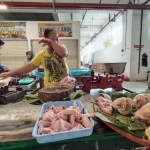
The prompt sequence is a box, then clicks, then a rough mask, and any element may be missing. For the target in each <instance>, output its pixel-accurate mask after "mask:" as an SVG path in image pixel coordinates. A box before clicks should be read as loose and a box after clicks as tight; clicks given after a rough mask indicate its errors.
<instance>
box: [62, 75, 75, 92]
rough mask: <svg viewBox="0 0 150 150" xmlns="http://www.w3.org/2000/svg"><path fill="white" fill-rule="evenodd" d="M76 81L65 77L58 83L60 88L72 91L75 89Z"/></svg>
mask: <svg viewBox="0 0 150 150" xmlns="http://www.w3.org/2000/svg"><path fill="white" fill-rule="evenodd" d="M75 82H76V79H75V78H73V77H70V76H67V77H65V78H64V79H62V80H61V81H60V87H66V88H68V89H70V90H73V89H74V87H75Z"/></svg>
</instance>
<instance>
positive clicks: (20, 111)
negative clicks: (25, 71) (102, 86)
mask: <svg viewBox="0 0 150 150" xmlns="http://www.w3.org/2000/svg"><path fill="white" fill-rule="evenodd" d="M99 91H100V90H91V93H90V94H86V95H84V96H82V97H80V98H78V100H80V101H81V102H82V103H83V104H84V105H86V109H87V110H88V112H89V113H92V112H93V109H92V103H91V102H90V99H91V98H97V97H98V95H99ZM40 108H41V105H31V104H27V103H24V102H22V101H21V102H17V103H12V104H8V105H0V142H1V143H0V150H3V149H4V150H5V149H15V148H17V146H18V148H17V149H21V148H23V147H24V148H26V149H28V150H29V149H30V148H31V149H33V147H34V149H35V148H36V149H40V148H41V146H43V148H42V149H43V150H44V147H45V146H46V147H49V149H50V148H52V149H53V148H55V149H56V150H57V148H58V147H59V148H60V147H61V146H62V145H64V144H67V143H68V149H67V150H72V149H75V150H76V148H73V147H72V149H71V147H70V146H71V145H70V144H71V143H72V144H73V143H74V144H73V145H74V146H75V145H76V144H77V143H78V144H79V145H80V144H81V145H83V143H84V144H85V145H87V146H89V144H90V143H91V144H92V147H95V142H98V141H99V143H101V144H102V145H105V144H103V142H104V141H105V142H106V143H107V142H108V141H109V142H112V140H110V139H113V138H114V139H113V140H114V143H115V141H116V144H115V145H117V142H119V139H120V138H121V139H123V141H126V142H128V143H130V146H132V145H133V146H139V145H138V144H136V143H134V142H131V141H130V140H128V139H126V138H124V137H122V136H121V135H120V134H117V133H116V132H113V131H112V130H110V129H109V128H108V127H107V126H105V125H104V124H103V123H102V122H100V120H99V119H97V118H95V120H96V121H98V123H97V125H96V126H95V130H94V132H95V133H94V134H93V135H92V136H89V137H85V138H78V139H72V140H67V141H60V142H55V143H49V144H44V145H43V144H42V145H40V144H38V143H37V142H36V140H35V139H33V138H32V130H33V127H34V124H35V121H36V119H37V117H38V114H39V111H40ZM102 132H106V133H103V134H99V133H102ZM107 139H109V140H107ZM103 140H104V141H103ZM86 141H87V143H89V144H87V143H86ZM85 145H84V146H83V149H85V147H86V146H85ZM106 145H107V144H106ZM118 145H120V143H118ZM128 146H129V145H128ZM39 147H40V148H39ZM69 147H70V148H69ZM89 147H90V146H89ZM107 147H108V145H107ZM59 148H58V150H59ZM83 149H82V150H83ZM92 149H93V148H92ZM92 149H89V150H92ZM60 150H63V149H60ZM64 150H66V149H64ZM79 150H80V149H79ZM97 150H98V149H97ZM100 150H101V149H100ZM102 150H105V149H102ZM106 150H109V149H106ZM110 150H113V149H110ZM114 150H116V149H114Z"/></svg>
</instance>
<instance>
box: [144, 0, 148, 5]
mask: <svg viewBox="0 0 150 150" xmlns="http://www.w3.org/2000/svg"><path fill="white" fill-rule="evenodd" d="M149 2H150V0H146V1H145V2H144V3H143V4H142V5H146V4H147V3H149Z"/></svg>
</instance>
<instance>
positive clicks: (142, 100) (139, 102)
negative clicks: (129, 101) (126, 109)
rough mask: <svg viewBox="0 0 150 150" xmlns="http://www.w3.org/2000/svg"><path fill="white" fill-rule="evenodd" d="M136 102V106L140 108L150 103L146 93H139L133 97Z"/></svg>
mask: <svg viewBox="0 0 150 150" xmlns="http://www.w3.org/2000/svg"><path fill="white" fill-rule="evenodd" d="M133 101H134V103H135V107H136V108H137V109H140V108H141V107H142V106H144V105H145V104H147V103H148V100H147V98H146V96H145V95H144V94H138V95H136V96H135V97H134V99H133Z"/></svg>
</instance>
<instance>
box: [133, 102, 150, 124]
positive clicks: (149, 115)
mask: <svg viewBox="0 0 150 150" xmlns="http://www.w3.org/2000/svg"><path fill="white" fill-rule="evenodd" d="M132 119H140V120H142V121H143V122H145V123H147V124H150V103H147V104H146V105H144V106H142V107H141V108H140V109H139V110H138V111H136V112H135V114H134V116H133V117H132Z"/></svg>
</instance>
